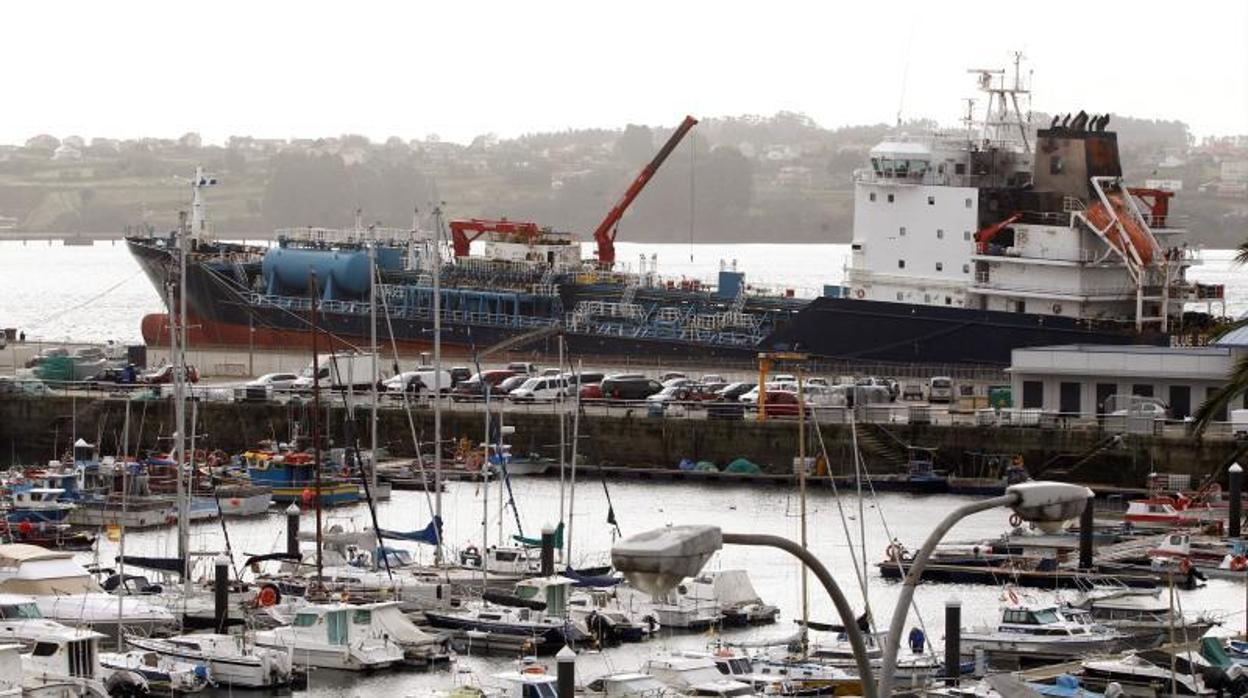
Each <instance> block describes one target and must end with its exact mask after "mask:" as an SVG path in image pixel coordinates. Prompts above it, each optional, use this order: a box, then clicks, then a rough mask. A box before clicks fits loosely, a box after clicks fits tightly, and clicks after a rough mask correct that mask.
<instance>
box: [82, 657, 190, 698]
mask: <svg viewBox="0 0 1248 698" xmlns="http://www.w3.org/2000/svg"><path fill="white" fill-rule="evenodd" d="M100 667H101V668H102V669H103V670H104V671H130V672H134V673H136V674H138V675H139V676H142V677H143V678H144V679H146V680H147V685H148V687H149V688H150V689H151V690H152V691H154V692H159V693H162V694H168V695H185V694H188V693H199V692H200V691H202V690H204V689H205V688H208V686H209V685H210V684H211V676H210V674H209V671H208V668H207V667H206V666H204V665H200V664H194V663H191V662H186V661H182V660H178V659H174V658H172V657H168V656H165V655H161V654H159V653H157V652H148V651H144V650H131V651H129V652H101V653H100Z"/></svg>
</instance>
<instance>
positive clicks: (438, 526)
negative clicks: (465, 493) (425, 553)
mask: <svg viewBox="0 0 1248 698" xmlns="http://www.w3.org/2000/svg"><path fill="white" fill-rule="evenodd" d="M380 533H381V537H382V538H389V539H391V540H410V541H413V542H416V543H424V544H426V545H437V544H438V541H439V540H441V538H442V517H440V516H435V517H433V520H432V521H430V522H429V525H428V526H425V527H424V528H422V529H420V530H419V531H388V530H386V529H381V531H380Z"/></svg>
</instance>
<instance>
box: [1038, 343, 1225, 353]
mask: <svg viewBox="0 0 1248 698" xmlns="http://www.w3.org/2000/svg"><path fill="white" fill-rule="evenodd" d="M1015 351H1051V352H1067V353H1069V352H1076V353H1080V354H1160V355H1165V356H1227V355H1228V354H1230V349H1229V348H1227V347H1224V346H1203V347H1163V346H1157V345H1154V344H1057V345H1053V346H1048V347H1025V348H1022V349H1015Z"/></svg>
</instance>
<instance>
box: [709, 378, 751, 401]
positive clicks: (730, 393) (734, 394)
mask: <svg viewBox="0 0 1248 698" xmlns="http://www.w3.org/2000/svg"><path fill="white" fill-rule="evenodd" d="M753 389H754V384H753V383H745V382H738V383H729V384H728V385H726V386H724V387H723V388H720V389H719V392H718V395H719V399H721V400H727V401H731V402H736V401H738V400H739V399H740V398H741V396H742V395H744V394H746V393H748V392H750V391H751V390H753Z"/></svg>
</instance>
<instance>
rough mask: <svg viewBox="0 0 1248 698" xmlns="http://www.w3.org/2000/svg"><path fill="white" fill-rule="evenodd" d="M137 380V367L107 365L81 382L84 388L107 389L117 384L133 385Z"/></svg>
mask: <svg viewBox="0 0 1248 698" xmlns="http://www.w3.org/2000/svg"><path fill="white" fill-rule="evenodd" d="M138 380H139V369H138V368H137V367H135V366H131V365H126V366H109V367H108V368H106V369H104V370H103V371H100V372H99V373H97V374H95V375H94V376H91V377H90V378H88V379H86V380H84V381H83V382H82V386H83V387H84V388H88V389H92V390H107V389H109V388H114V387H116V386H118V385H133V384H134V383H136V382H138Z"/></svg>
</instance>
